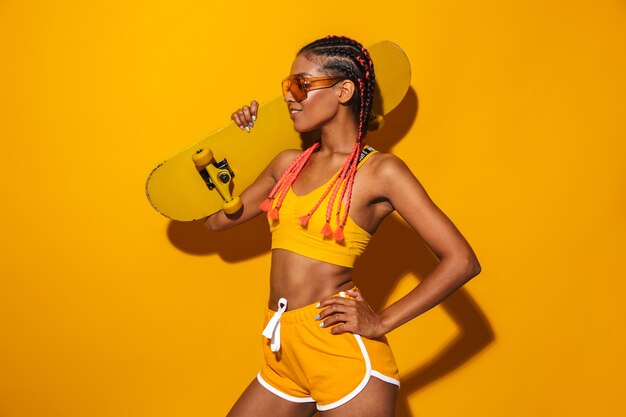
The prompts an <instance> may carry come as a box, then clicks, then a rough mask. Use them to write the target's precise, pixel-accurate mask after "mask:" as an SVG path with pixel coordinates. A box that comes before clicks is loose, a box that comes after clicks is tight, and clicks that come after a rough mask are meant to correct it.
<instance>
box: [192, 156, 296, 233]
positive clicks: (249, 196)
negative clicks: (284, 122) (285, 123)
mask: <svg viewBox="0 0 626 417" xmlns="http://www.w3.org/2000/svg"><path fill="white" fill-rule="evenodd" d="M300 152H301V151H299V150H297V149H289V150H286V151H282V152H281V153H279V154H278V155H277V156H276V157H275V158H274V159H273V160H272V162H270V164H269V165H268V166H267V167H266V168H265V169H264V170H263V172H261V174H259V176H258V177H257V179H256V180H255V181H254V182H253V183H252V184H251V185H250V186H249V187H248V188H246V189H245V190H244V191H243V192H242V193H241V195H240V196H239V197H240V198H241V202H242V204H243V207H242V208H241V210H239V211H238V212H237V213H235V214H226V213H224V210H220V211H218V212H217V213H215V214H212V215H210V216H209V217H206V218H205V219H204V225H205V226H206V228H207V229H209V230H211V231H220V230H224V229H228V228H231V227H233V226H236V225H238V224H241V223H243V222H246V221H248V220H250V219H252V218H254V217H256V216H258V215H259V214H261V213H263V211H262V210H261V209H260V208H259V206H260V205H261V203H262V202H263V201H264V200H265V199H266V198H267V196H268V195H269V193H270V192H271V191H272V188H274V185H276V182H277V181H278V178H279V177H280V176H281V175H282V173H283V172H284V171H285V169H287V167H288V166H289V164H290V163H291V161H293V160H294V159H295V158H296V157H297V156H298V155H299V154H300Z"/></svg>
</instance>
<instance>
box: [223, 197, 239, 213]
mask: <svg viewBox="0 0 626 417" xmlns="http://www.w3.org/2000/svg"><path fill="white" fill-rule="evenodd" d="M242 205H243V204H242V203H241V198H239V197H235V198H233V199H232V200H230V201H228V202H226V203H224V205H223V206H222V208H223V209H224V213H226V214H235V213H237V212H238V211H239V210H241V207H242Z"/></svg>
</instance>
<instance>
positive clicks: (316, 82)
mask: <svg viewBox="0 0 626 417" xmlns="http://www.w3.org/2000/svg"><path fill="white" fill-rule="evenodd" d="M344 79H345V77H305V76H304V75H302V74H294V75H290V76H289V77H287V78H285V79H284V80H283V81H282V83H281V84H282V87H283V97H284V96H286V95H287V92H290V93H291V96H292V97H293V99H294V100H295V101H296V102H298V103H299V102H301V101H303V100H306V98H307V97H308V92H309V91H311V90H319V89H321V88H329V87H332V86H334V85H335V84H337V83H338V82H339V81H341V80H344ZM296 80H297V81H298V84H295V85H296V86H297V87H295V90H294V89H293V88H292V85H294V82H293V81H296ZM298 85H299V86H302V87H299V86H298ZM294 91H295V92H294Z"/></svg>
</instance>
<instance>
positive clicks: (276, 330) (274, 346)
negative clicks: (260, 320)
mask: <svg viewBox="0 0 626 417" xmlns="http://www.w3.org/2000/svg"><path fill="white" fill-rule="evenodd" d="M286 310H287V299H286V298H281V299H280V300H278V311H277V312H275V313H274V315H273V316H272V318H271V319H270V321H269V323H267V326H265V329H264V330H263V336H264V337H266V338H268V339H271V342H270V349H271V350H272V352H278V351H279V350H280V317H281V316H282V315H283V313H284V312H285V311H286Z"/></svg>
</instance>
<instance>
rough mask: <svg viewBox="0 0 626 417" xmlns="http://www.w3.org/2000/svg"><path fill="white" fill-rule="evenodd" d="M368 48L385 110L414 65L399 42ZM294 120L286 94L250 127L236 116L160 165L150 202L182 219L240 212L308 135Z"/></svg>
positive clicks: (379, 104) (380, 110)
mask: <svg viewBox="0 0 626 417" xmlns="http://www.w3.org/2000/svg"><path fill="white" fill-rule="evenodd" d="M368 51H369V53H370V56H371V57H372V60H373V61H374V69H375V71H376V82H377V87H376V91H375V95H374V109H373V113H374V114H376V115H384V114H387V113H389V112H390V111H391V110H393V109H394V108H395V107H396V106H397V105H398V104H400V102H401V101H402V99H403V98H404V96H405V95H406V92H407V90H408V89H409V85H410V82H411V66H410V63H409V60H408V58H407V56H406V55H405V54H404V52H403V51H402V49H400V47H399V46H398V45H396V44H394V43H393V42H389V41H382V42H379V43H376V44H374V45H372V46H371V47H369V48H368ZM292 123H293V122H292V121H291V119H290V117H289V112H288V111H287V106H286V104H285V102H284V101H283V97H282V96H281V97H277V98H275V99H273V100H272V101H270V102H268V103H265V104H263V105H261V106H260V107H259V119H258V120H257V121H256V122H255V124H254V128H253V129H252V130H251V131H250V133H245V132H244V131H242V130H241V129H240V128H239V127H238V126H236V125H235V123H233V122H230V123H229V124H228V125H227V126H226V127H223V128H221V129H219V130H216V131H215V132H213V133H211V134H210V135H209V136H208V137H207V138H205V139H203V140H201V141H200V142H198V143H196V144H195V145H193V146H191V147H190V148H188V149H186V150H184V151H182V152H181V153H179V154H178V155H175V156H173V157H171V158H170V159H168V160H166V161H164V162H162V163H161V164H159V165H158V166H157V167H156V168H154V170H153V171H152V172H151V173H150V176H149V177H148V180H147V182H146V195H147V197H148V200H149V201H150V204H152V207H154V209H155V210H157V211H158V212H159V213H161V214H162V215H163V216H165V217H168V218H170V219H172V220H179V221H191V220H197V219H202V218H204V217H207V216H210V215H211V214H213V213H215V212H217V211H219V210H221V209H224V211H225V212H226V213H230V214H233V213H236V212H237V211H238V210H239V209H240V208H241V200H240V199H239V197H238V196H239V194H240V193H241V192H242V191H243V190H245V189H246V188H247V187H248V186H249V185H250V184H252V182H254V180H255V179H256V178H257V176H258V175H259V174H260V173H261V171H262V170H263V169H265V167H266V166H267V165H268V164H269V163H270V162H271V161H272V159H273V158H274V157H275V156H276V155H277V154H278V153H280V152H281V151H283V150H285V149H296V148H302V141H303V139H302V136H301V135H300V134H299V133H298V132H296V131H295V130H294V129H293V124H292Z"/></svg>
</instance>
